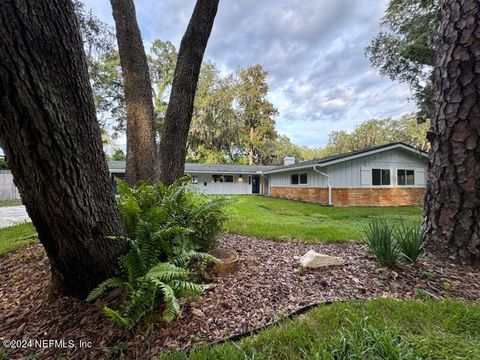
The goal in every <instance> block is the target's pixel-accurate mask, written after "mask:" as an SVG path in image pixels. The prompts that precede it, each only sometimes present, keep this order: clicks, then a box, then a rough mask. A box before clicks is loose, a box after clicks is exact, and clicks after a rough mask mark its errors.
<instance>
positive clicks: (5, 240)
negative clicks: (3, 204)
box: [0, 223, 37, 256]
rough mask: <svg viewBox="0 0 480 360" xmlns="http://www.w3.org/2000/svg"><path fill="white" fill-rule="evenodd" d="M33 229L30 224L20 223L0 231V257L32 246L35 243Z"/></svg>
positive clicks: (35, 238)
mask: <svg viewBox="0 0 480 360" xmlns="http://www.w3.org/2000/svg"><path fill="white" fill-rule="evenodd" d="M36 234H37V233H36V231H35V228H34V227H33V225H32V224H31V223H22V224H17V225H12V226H8V227H5V228H1V229H0V256H3V255H5V254H6V253H8V252H10V251H12V250H15V249H18V248H21V247H23V246H27V245H31V244H34V243H35V242H36V241H37V237H36Z"/></svg>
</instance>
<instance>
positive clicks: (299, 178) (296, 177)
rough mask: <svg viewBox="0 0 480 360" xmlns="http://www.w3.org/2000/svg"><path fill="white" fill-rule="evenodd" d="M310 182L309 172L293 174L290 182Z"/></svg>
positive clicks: (293, 183)
mask: <svg viewBox="0 0 480 360" xmlns="http://www.w3.org/2000/svg"><path fill="white" fill-rule="evenodd" d="M307 182H308V175H307V173H301V174H292V175H290V184H292V185H298V184H300V185H306V184H307Z"/></svg>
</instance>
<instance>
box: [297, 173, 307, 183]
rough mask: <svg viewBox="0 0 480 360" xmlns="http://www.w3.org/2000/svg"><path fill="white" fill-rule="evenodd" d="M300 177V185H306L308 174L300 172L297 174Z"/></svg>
mask: <svg viewBox="0 0 480 360" xmlns="http://www.w3.org/2000/svg"><path fill="white" fill-rule="evenodd" d="M299 178H300V185H306V184H307V183H308V174H307V173H301V174H300V175H299Z"/></svg>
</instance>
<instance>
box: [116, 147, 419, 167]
mask: <svg viewBox="0 0 480 360" xmlns="http://www.w3.org/2000/svg"><path fill="white" fill-rule="evenodd" d="M396 147H400V148H404V149H406V150H410V151H412V152H415V153H417V154H419V155H422V156H424V157H427V156H428V154H427V153H426V152H424V151H421V150H418V149H417V148H414V147H413V146H410V145H408V144H405V143H402V142H396V143H390V144H385V145H380V146H374V147H371V148H368V149H364V150H358V151H351V152H348V153H342V154H335V155H329V156H325V157H322V158H319V159H315V160H309V161H303V162H299V163H295V164H292V165H286V166H284V165H280V166H278V165H277V166H264V165H234V164H200V163H186V164H185V173H187V174H189V173H210V174H212V173H219V174H256V173H258V172H265V173H268V172H279V171H283V170H289V169H295V168H297V167H307V166H308V165H321V164H324V163H328V162H330V161H335V160H341V159H343V158H345V160H347V159H348V158H349V157H351V156H356V155H362V154H365V155H368V153H369V152H372V151H376V150H381V149H384V148H385V150H388V148H396ZM108 168H109V169H110V170H113V169H115V170H125V161H109V162H108Z"/></svg>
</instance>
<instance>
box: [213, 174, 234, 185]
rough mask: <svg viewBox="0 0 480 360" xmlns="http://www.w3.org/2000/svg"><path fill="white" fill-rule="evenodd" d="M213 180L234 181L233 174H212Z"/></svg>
mask: <svg viewBox="0 0 480 360" xmlns="http://www.w3.org/2000/svg"><path fill="white" fill-rule="evenodd" d="M212 179H213V182H221V183H223V182H228V183H233V175H212Z"/></svg>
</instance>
